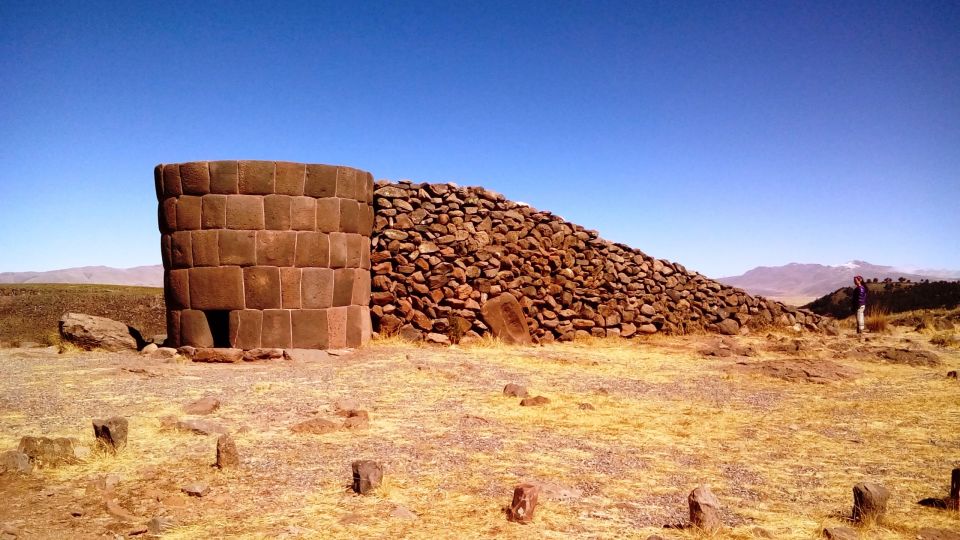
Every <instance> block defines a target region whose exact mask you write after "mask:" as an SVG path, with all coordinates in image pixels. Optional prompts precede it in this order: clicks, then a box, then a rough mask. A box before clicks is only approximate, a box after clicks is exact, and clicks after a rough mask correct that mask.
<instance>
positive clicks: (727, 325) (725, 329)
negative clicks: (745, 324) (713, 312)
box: [717, 319, 740, 336]
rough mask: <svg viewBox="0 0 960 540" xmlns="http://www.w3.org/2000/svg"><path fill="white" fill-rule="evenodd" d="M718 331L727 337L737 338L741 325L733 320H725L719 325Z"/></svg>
mask: <svg viewBox="0 0 960 540" xmlns="http://www.w3.org/2000/svg"><path fill="white" fill-rule="evenodd" d="M717 331H718V332H720V333H721V334H723V335H725V336H735V335H737V334H739V333H740V323H738V322H737V321H735V320H733V319H724V320H722V321H720V322H719V323H717Z"/></svg>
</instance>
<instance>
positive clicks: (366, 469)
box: [351, 459, 383, 495]
mask: <svg viewBox="0 0 960 540" xmlns="http://www.w3.org/2000/svg"><path fill="white" fill-rule="evenodd" d="M351 467H352V468H353V484H352V486H351V487H352V488H353V491H354V492H356V493H359V494H360V495H366V494H367V493H369V492H370V491H372V490H374V489H376V488H377V486H379V485H380V482H381V481H382V480H383V466H382V465H381V464H380V463H378V462H376V461H373V460H370V459H361V460H357V461H354V462H353V463H352V464H351Z"/></svg>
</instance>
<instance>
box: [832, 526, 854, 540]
mask: <svg viewBox="0 0 960 540" xmlns="http://www.w3.org/2000/svg"><path fill="white" fill-rule="evenodd" d="M823 536H824V537H825V538H827V540H858V539H859V538H860V537H859V536H858V535H857V531H855V530H853V529H851V528H850V527H830V528H829V529H824V530H823Z"/></svg>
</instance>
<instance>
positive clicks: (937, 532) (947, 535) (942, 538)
mask: <svg viewBox="0 0 960 540" xmlns="http://www.w3.org/2000/svg"><path fill="white" fill-rule="evenodd" d="M917 540H960V533H957V532H954V531H948V530H946V529H935V528H933V527H924V528H923V529H920V531H919V532H917Z"/></svg>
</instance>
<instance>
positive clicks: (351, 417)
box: [343, 410, 370, 429]
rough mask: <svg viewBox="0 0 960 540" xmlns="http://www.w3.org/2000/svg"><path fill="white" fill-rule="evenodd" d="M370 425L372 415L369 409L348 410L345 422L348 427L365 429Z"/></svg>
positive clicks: (344, 425)
mask: <svg viewBox="0 0 960 540" xmlns="http://www.w3.org/2000/svg"><path fill="white" fill-rule="evenodd" d="M369 425H370V415H369V414H368V413H367V411H363V410H352V411H348V412H347V419H346V420H344V422H343V427H345V428H346V429H364V428H366V427H368V426H369Z"/></svg>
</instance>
